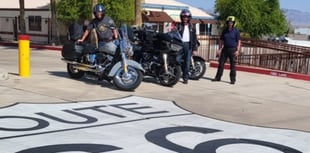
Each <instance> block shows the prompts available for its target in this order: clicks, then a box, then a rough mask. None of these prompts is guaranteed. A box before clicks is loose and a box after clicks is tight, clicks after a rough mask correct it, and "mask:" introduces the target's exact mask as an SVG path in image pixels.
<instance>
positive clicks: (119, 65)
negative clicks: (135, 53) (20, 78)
mask: <svg viewBox="0 0 310 153" xmlns="http://www.w3.org/2000/svg"><path fill="white" fill-rule="evenodd" d="M107 28H109V27H107ZM118 35H119V37H118V40H119V44H118V45H117V46H116V45H115V44H114V43H113V42H110V43H109V44H108V45H105V46H104V47H101V48H96V47H93V46H92V45H90V44H87V43H83V44H77V43H75V42H71V43H69V44H65V45H64V46H63V48H62V57H63V58H62V60H63V61H64V62H65V63H67V72H68V74H69V76H70V77H71V78H74V79H80V78H82V77H83V76H87V78H90V77H89V76H91V78H93V79H98V80H107V81H111V80H113V84H114V85H115V86H116V87H117V88H118V89H120V90H125V91H132V90H134V89H136V88H137V87H138V86H139V85H140V83H141V82H142V79H143V73H144V69H143V68H142V66H141V65H140V64H139V63H137V62H136V61H133V60H129V59H127V55H126V53H128V52H132V46H131V45H130V43H129V40H128V35H127V25H122V27H121V28H119V30H118ZM92 57H95V58H94V59H93V58H92Z"/></svg>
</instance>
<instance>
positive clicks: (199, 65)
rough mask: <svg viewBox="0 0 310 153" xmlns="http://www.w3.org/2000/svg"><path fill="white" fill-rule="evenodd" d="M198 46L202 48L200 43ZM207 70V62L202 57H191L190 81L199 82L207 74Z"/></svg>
mask: <svg viewBox="0 0 310 153" xmlns="http://www.w3.org/2000/svg"><path fill="white" fill-rule="evenodd" d="M197 46H198V47H199V46H200V43H199V42H198V44H197ZM198 47H197V48H198ZM206 69H207V67H206V61H205V60H204V59H203V58H202V57H200V56H197V55H193V56H192V57H191V63H190V68H189V79H191V80H199V79H200V78H201V77H203V75H204V74H205V72H206Z"/></svg>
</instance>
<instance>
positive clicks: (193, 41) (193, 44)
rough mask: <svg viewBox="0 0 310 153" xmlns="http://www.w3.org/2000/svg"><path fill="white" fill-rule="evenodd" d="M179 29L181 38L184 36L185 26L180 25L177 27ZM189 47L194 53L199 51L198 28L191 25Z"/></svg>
mask: <svg viewBox="0 0 310 153" xmlns="http://www.w3.org/2000/svg"><path fill="white" fill-rule="evenodd" d="M177 29H178V31H179V33H180V35H181V36H183V32H184V24H183V23H180V24H178V25H177ZM189 33H190V34H189V37H190V38H189V45H190V49H192V51H194V50H197V47H198V45H197V44H198V40H197V35H196V28H195V26H194V25H193V24H191V23H190V24H189Z"/></svg>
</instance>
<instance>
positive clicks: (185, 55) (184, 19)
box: [176, 9, 197, 84]
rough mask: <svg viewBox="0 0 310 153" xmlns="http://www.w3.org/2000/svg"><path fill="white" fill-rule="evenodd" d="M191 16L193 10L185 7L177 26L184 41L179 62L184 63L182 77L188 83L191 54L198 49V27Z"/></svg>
mask: <svg viewBox="0 0 310 153" xmlns="http://www.w3.org/2000/svg"><path fill="white" fill-rule="evenodd" d="M191 18H192V14H191V12H190V11H189V10H188V9H183V10H182V11H181V13H180V20H181V23H180V24H178V25H177V26H176V28H177V30H178V31H179V33H180V35H181V37H182V41H183V50H182V51H180V53H179V55H178V56H177V61H178V63H182V74H183V76H182V77H183V83H184V84H187V83H188V79H189V69H190V62H191V56H192V54H193V53H194V52H196V51H197V35H196V29H195V27H194V25H193V24H192V23H191ZM182 61H183V62H182Z"/></svg>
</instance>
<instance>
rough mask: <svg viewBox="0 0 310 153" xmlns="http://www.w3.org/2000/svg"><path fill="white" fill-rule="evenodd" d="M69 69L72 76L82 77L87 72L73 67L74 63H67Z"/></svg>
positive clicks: (75, 77)
mask: <svg viewBox="0 0 310 153" xmlns="http://www.w3.org/2000/svg"><path fill="white" fill-rule="evenodd" d="M67 71H68V74H69V76H70V77H71V78H74V79H80V78H82V77H83V76H84V74H85V72H84V71H81V70H79V69H76V68H74V67H73V64H70V63H68V64H67Z"/></svg>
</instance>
